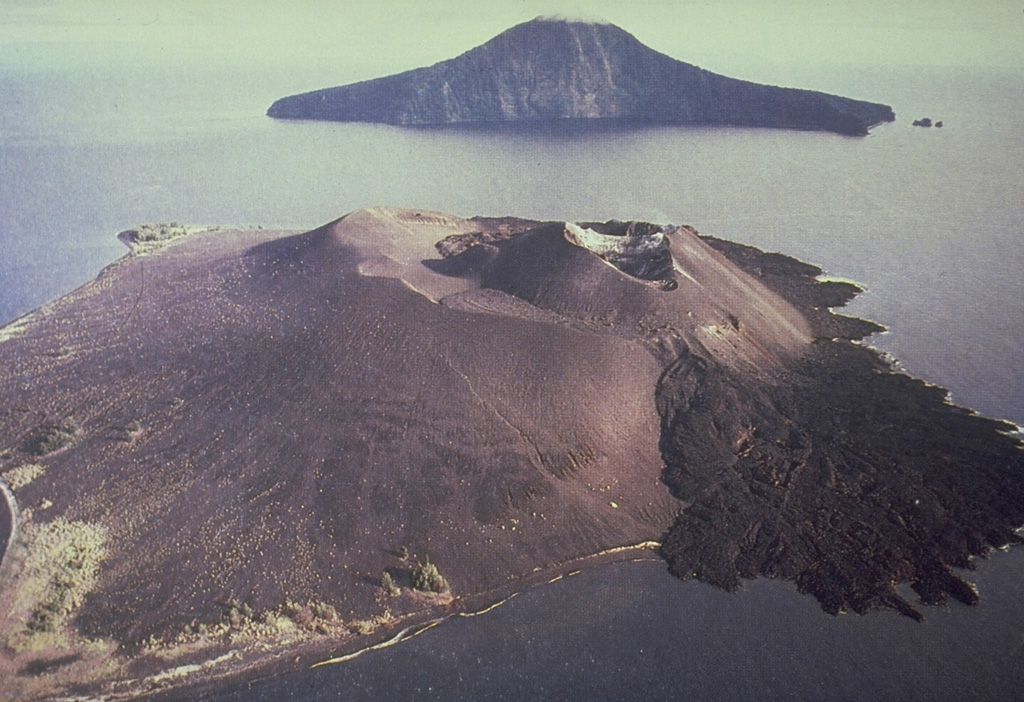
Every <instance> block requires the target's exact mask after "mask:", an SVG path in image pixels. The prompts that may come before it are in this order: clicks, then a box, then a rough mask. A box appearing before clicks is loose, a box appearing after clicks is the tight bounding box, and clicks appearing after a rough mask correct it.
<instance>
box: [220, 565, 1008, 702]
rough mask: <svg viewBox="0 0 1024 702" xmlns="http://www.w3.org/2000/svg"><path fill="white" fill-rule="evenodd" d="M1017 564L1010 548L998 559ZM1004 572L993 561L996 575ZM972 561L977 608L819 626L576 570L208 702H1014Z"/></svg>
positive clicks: (993, 615)
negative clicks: (392, 642) (466, 615)
mask: <svg viewBox="0 0 1024 702" xmlns="http://www.w3.org/2000/svg"><path fill="white" fill-rule="evenodd" d="M1006 560H1010V561H1012V562H1013V565H1014V566H1016V567H1020V566H1021V565H1024V563H1022V560H1024V558H1022V556H1021V554H1020V553H1014V554H1012V555H1009V556H1007V557H1006ZM1006 565H1007V564H1005V563H1004V564H1002V566H1003V567H1005V566H1006ZM999 568H1000V566H997V565H996V564H995V563H991V562H988V563H984V564H983V565H982V568H981V569H980V571H979V572H978V573H977V574H976V575H977V578H976V579H977V581H978V583H979V584H980V586H981V590H982V592H983V600H982V604H981V605H979V606H977V607H975V608H969V607H965V606H962V605H959V606H950V607H949V608H947V609H944V610H936V611H929V612H927V614H928V618H927V619H926V621H925V622H924V623H921V624H918V623H916V622H912V621H910V620H908V619H905V618H900V617H899V616H898V615H896V614H893V613H885V614H876V615H872V616H869V617H857V616H846V617H840V618H833V617H830V616H828V615H826V614H823V613H822V612H821V611H820V610H819V609H818V606H817V604H816V603H815V602H814V601H813V600H812V599H811V598H808V597H801V596H799V595H798V594H796V592H795V589H794V588H793V586H792V585H791V584H788V583H784V582H778V581H768V580H759V581H755V582H752V583H748V584H747V585H746V586H745V587H744V590H743V591H741V592H740V593H739V594H736V595H730V594H727V593H724V592H721V591H719V590H715V589H713V588H711V587H709V586H706V585H701V584H698V583H686V584H682V583H680V582H678V581H676V580H674V579H673V578H671V577H669V576H667V575H666V574H665V573H664V568H663V566H662V565H661V564H660V563H620V564H614V565H610V566H603V567H599V568H595V569H591V570H586V571H583V572H582V573H580V574H579V575H576V576H574V577H572V578H567V579H565V580H562V581H560V582H557V583H553V584H550V585H546V586H543V587H540V588H537V589H535V590H532V591H529V592H527V593H525V594H523V595H520V596H519V597H518V598H516V599H515V600H513V601H512V602H510V603H509V604H507V605H504V606H502V607H500V608H498V609H496V610H494V611H492V612H490V613H488V614H486V615H484V616H482V617H475V618H472V619H454V620H450V621H448V622H447V623H445V624H444V625H443V626H441V627H438V628H436V629H433V630H431V631H429V632H427V633H425V634H423V635H421V636H418V637H415V638H413V639H411V640H408V641H405V642H403V643H400V644H398V645H396V646H393V647H391V648H387V649H384V650H380V651H375V652H373V653H372V654H369V655H364V656H362V657H359V658H356V659H354V660H351V661H348V662H346V663H343V664H339V665H336V666H330V667H323V668H317V669H315V670H310V671H304V672H301V673H297V674H293V675H286V676H281V677H278V678H275V679H272V680H266V681H262V682H258V683H254V684H252V685H247V686H244V687H241V688H239V689H235V690H231V691H228V692H225V693H223V694H219V695H214V696H211V697H209V698H204V700H208V702H213V701H216V702H229V701H231V702H236V701H237V702H241V701H243V700H244V701H261V702H262V701H266V702H270V701H271V700H308V701H317V702H321V701H326V700H335V699H351V700H364V699H365V700H371V699H389V700H391V699H398V700H403V699H445V700H537V699H558V700H576V699H585V700H627V699H628V700H664V699H686V700H697V701H707V702H711V701H715V702H718V701H722V702H725V701H729V702H732V701H734V700H761V699H771V700H819V699H820V700H825V699H828V700H837V701H844V700H851V701H852V700H879V699H884V700H967V699H977V700H1018V699H1020V690H1021V689H1024V688H1022V687H1021V686H1022V685H1024V665H1022V664H1024V611H1022V608H1020V607H1017V608H1005V607H1004V606H1002V605H997V604H994V603H995V602H997V601H1004V602H1005V601H1019V599H1020V598H1021V597H1022V596H1024V583H1022V581H1021V580H1020V579H1005V578H1001V577H999V573H998V570H999Z"/></svg>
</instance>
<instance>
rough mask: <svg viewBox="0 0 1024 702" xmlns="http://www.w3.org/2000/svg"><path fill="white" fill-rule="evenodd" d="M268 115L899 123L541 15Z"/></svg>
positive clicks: (601, 28) (827, 127)
mask: <svg viewBox="0 0 1024 702" xmlns="http://www.w3.org/2000/svg"><path fill="white" fill-rule="evenodd" d="M267 114H268V115H270V116H271V117H276V118H279V119H316V120H333V121H339V122H383V123H385V124H395V125H403V126H428V125H490V126H500V125H526V126H537V125H551V124H565V123H572V124H574V125H587V124H589V125H595V124H600V125H603V126H607V125H619V126H638V125H639V126H642V125H687V126H734V127H773V128H784V129H805V130H821V131H830V132H836V133H839V134H846V135H853V136H863V135H866V134H867V133H868V130H869V129H870V128H871V127H874V126H876V125H878V124H882V123H884V122H892V121H893V120H894V119H896V115H895V114H894V113H893V111H892V108H891V107H889V106H888V105H882V104H879V103H873V102H866V101H863V100H853V99H850V98H846V97H840V96H838V95H829V94H827V93H821V92H816V91H812V90H797V89H793V88H779V87H775V86H769V85H760V84H757V83H752V82H749V81H744V80H737V79H735V78H727V77H725V76H721V75H718V74H716V73H712V72H710V71H706V70H704V69H702V68H699V67H697V66H693V65H690V64H687V63H683V62H682V61H677V60H676V59H674V58H671V57H669V56H666V55H665V54H662V53H659V52H657V51H654V50H653V49H650V48H648V47H647V46H644V45H643V44H642V43H640V42H639V41H638V40H637V39H636V37H634V36H633V35H632V34H629V33H628V32H626V31H624V30H622V29H620V28H618V27H616V26H615V25H611V24H598V23H590V22H572V21H567V20H560V19H543V18H538V19H535V20H532V21H530V22H525V23H523V24H520V25H517V26H515V27H512V28H511V29H509V30H507V31H505V32H503V33H501V34H499V35H498V36H496V37H494V38H493V39H491V40H490V41H488V42H487V43H485V44H483V45H481V46H478V47H477V48H475V49H471V50H470V51H467V52H466V53H464V54H462V55H461V56H458V57H456V58H453V59H450V60H448V61H442V62H441V63H437V64H435V65H433V66H428V67H425V68H418V69H414V70H411V71H406V72H405V73H399V74H397V75H392V76H387V77H384V78H377V79H374V80H368V81H363V82H361V83H353V84H351V85H344V86H339V87H335V88H326V89H323V90H315V91H313V92H309V93H303V94H301V95H291V96H289V97H284V98H281V99H280V100H278V101H277V102H275V103H274V104H273V105H272V106H271V107H270V109H269V110H268V111H267Z"/></svg>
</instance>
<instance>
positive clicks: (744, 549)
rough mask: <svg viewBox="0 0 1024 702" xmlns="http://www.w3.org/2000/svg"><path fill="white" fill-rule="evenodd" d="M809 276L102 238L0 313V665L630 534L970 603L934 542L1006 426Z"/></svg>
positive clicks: (480, 583) (474, 229)
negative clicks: (422, 566)
mask: <svg viewBox="0 0 1024 702" xmlns="http://www.w3.org/2000/svg"><path fill="white" fill-rule="evenodd" d="M818 273H820V271H819V270H818V269H816V268H814V267H813V266H809V265H806V264H801V263H799V262H796V261H793V260H792V259H788V258H785V257H783V256H779V255H777V254H775V255H773V254H762V253H761V252H758V251H756V250H753V249H748V248H745V247H741V246H737V245H732V244H728V243H726V242H721V241H715V240H710V239H706V238H702V237H699V236H698V235H697V234H696V232H695V231H694V230H692V229H690V228H688V227H659V226H655V225H648V224H641V223H624V222H614V221H613V222H607V223H603V224H597V223H580V224H572V223H565V222H557V223H540V222H530V221H526V220H517V219H511V218H506V219H487V218H482V219H481V218H474V219H461V218H458V217H452V216H449V215H444V214H440V213H429V212H415V211H409V210H395V209H385V208H374V209H366V210H360V211H357V212H353V213H351V214H349V215H347V216H345V217H343V218H342V219H340V220H338V221H336V222H333V223H331V224H328V225H326V226H324V227H321V228H320V229H317V230H314V231H311V232H307V233H303V234H291V235H284V234H281V233H273V232H263V231H257V232H207V233H202V234H193V235H192V236H190V237H181V238H179V239H176V240H174V241H173V242H172V243H170V244H168V245H167V246H166V248H164V249H163V250H153V249H141V248H137V249H136V254H135V255H133V256H130V257H127V258H125V259H123V260H121V261H119V262H118V263H116V264H114V265H113V266H111V267H110V268H108V269H107V270H106V271H105V272H104V273H103V274H102V275H101V276H100V277H99V278H98V279H97V280H96V281H95V282H93V283H91V284H89V285H86V286H84V287H83V288H81V289H80V290H78V291H76V292H75V293H73V294H71V295H69V296H67V297H65V298H63V299H61V300H59V301H58V302H56V303H54V304H52V305H49V306H47V307H45V308H42V309H40V310H38V311H37V312H35V313H33V314H32V315H30V316H29V317H27V318H25V319H22V320H19V321H18V322H17V323H16V324H14V325H12V326H10V327H8V328H7V329H5V330H3V335H2V336H0V359H2V363H0V473H2V474H3V475H4V476H5V478H6V479H7V480H8V482H10V484H11V485H12V486H14V487H15V496H16V498H17V500H18V503H19V504H20V506H21V508H22V511H21V524H20V526H19V530H18V533H17V535H16V537H15V540H14V543H13V544H12V546H11V549H10V551H9V553H8V554H6V556H5V557H4V559H3V563H2V565H0V644H2V646H0V673H2V674H3V675H0V680H2V681H3V683H2V685H0V692H5V693H6V692H12V691H13V692H12V695H13V696H14V697H16V698H19V699H29V698H32V697H33V696H39V694H41V693H39V690H40V689H41V688H38V687H33V685H44V684H45V685H50V684H56V683H55V682H54V681H56V680H60V679H64V680H73V681H74V682H75V684H76V685H84V684H86V683H90V681H92V682H96V681H97V680H99V681H100V682H104V684H106V683H109V682H110V680H111V679H113V678H117V677H118V676H120V677H121V678H122V679H130V680H136V681H140V680H141V681H143V682H145V681H146V680H149V681H151V682H152V681H157V680H158V681H163V683H162V684H167V681H174V682H178V681H179V678H176V677H174V676H171V677H168V676H167V675H164V672H163V671H166V670H167V669H179V668H180V667H181V666H188V665H195V666H198V667H197V668H195V670H198V671H212V670H215V669H216V666H217V665H228V666H234V665H238V666H243V664H244V666H250V665H254V664H255V663H254V661H255V662H259V661H261V660H264V659H267V660H269V659H276V660H293V656H292V655H291V653H289V654H288V655H287V656H285V655H284V654H282V653H281V651H282V648H287V647H296V646H320V647H321V648H320V649H317V650H322V649H323V648H325V647H328V646H331V647H345V646H348V647H350V648H351V647H355V646H358V645H359V644H358V641H357V640H358V639H359V638H360V636H362V635H363V634H366V633H374V632H376V633H377V634H378V635H379V636H381V637H383V636H385V635H387V630H388V629H389V628H390V627H393V626H397V625H398V624H399V623H401V622H408V621H409V620H410V619H409V618H410V617H412V618H415V617H417V616H420V617H425V616H433V615H436V613H437V611H438V608H443V607H454V608H456V609H457V608H458V607H461V606H463V603H465V602H469V603H473V602H476V603H480V602H489V601H493V599H494V598H497V597H500V596H501V594H500V593H503V592H507V591H508V590H509V589H515V588H516V587H521V584H522V583H524V582H528V581H529V579H530V578H531V577H537V574H552V575H553V574H557V573H558V572H560V569H565V568H566V564H568V563H570V562H573V561H574V560H575V559H580V558H582V557H586V556H587V555H588V554H594V553H597V552H602V551H605V550H607V549H614V548H618V547H622V546H626V545H629V544H636V543H639V542H645V541H654V540H657V541H660V542H661V543H662V544H663V546H662V549H661V551H662V555H663V556H664V557H665V558H666V560H667V561H668V563H669V566H670V568H671V570H672V572H673V573H675V574H676V575H678V576H679V577H681V578H684V579H685V578H693V577H696V578H700V579H703V580H706V581H709V582H712V583H714V584H716V585H719V586H722V587H726V588H734V587H736V586H737V585H738V583H739V581H740V579H741V578H748V577H754V576H756V575H759V574H760V575H766V576H769V577H772V576H782V577H787V578H791V579H793V580H795V581H796V582H797V584H798V586H799V588H800V589H801V590H802V591H805V592H809V593H811V594H813V595H814V596H816V597H817V598H818V599H819V600H820V601H821V602H822V604H823V606H824V607H825V608H826V609H828V610H829V611H832V612H838V611H842V610H844V609H852V610H855V611H866V610H868V609H873V608H883V607H889V608H896V609H898V610H900V611H901V612H903V613H905V614H908V615H910V616H919V615H918V613H917V610H916V609H915V607H914V605H913V604H911V603H910V602H908V601H906V600H905V599H904V598H903V597H901V596H900V595H899V594H898V593H897V592H896V590H895V588H894V584H898V583H910V584H912V585H913V586H914V587H915V588H916V589H917V590H918V592H919V593H920V595H921V598H922V601H923V602H925V603H937V602H941V601H942V600H943V599H944V598H945V596H946V595H947V594H951V595H953V596H955V597H957V598H958V599H960V600H963V601H965V602H972V601H974V599H975V594H974V592H973V590H972V589H971V587H970V586H969V585H968V584H967V583H966V582H964V581H963V580H961V579H960V577H959V576H958V575H956V574H955V572H954V571H953V570H952V569H953V568H961V567H969V565H970V558H971V557H972V556H974V555H979V554H984V553H986V552H987V551H989V550H990V549H991V548H993V547H997V546H1004V545H1006V544H1008V543H1012V542H1014V541H1015V540H1017V536H1016V535H1015V533H1014V529H1015V528H1016V527H1019V526H1020V524H1021V523H1022V522H1024V459H1022V452H1021V450H1020V445H1019V442H1017V441H1016V440H1014V439H1013V438H1011V437H1010V436H1008V435H1007V434H1006V431H1007V430H1008V429H1009V427H1008V425H1005V424H1002V423H999V422H994V421H992V420H987V419H983V418H980V417H977V416H975V415H972V414H971V413H969V412H967V411H965V410H962V409H960V408H957V407H955V406H953V405H951V404H949V403H947V402H946V401H945V395H944V393H943V391H942V390H941V389H938V388H934V387H931V386H927V385H925V384H924V383H921V382H919V381H916V380H913V379H911V378H909V377H908V376H906V375H902V374H900V373H896V372H894V371H893V369H892V368H891V367H890V366H889V365H888V363H887V362H886V361H884V360H883V359H882V358H880V357H879V356H878V354H876V353H874V352H873V351H871V350H869V349H867V348H865V347H863V346H859V345H857V344H855V343H853V340H855V339H858V338H860V337H862V336H864V335H865V334H868V333H870V332H872V331H874V330H877V329H878V327H877V326H875V325H872V324H870V323H867V322H862V321H860V320H853V319H848V318H844V317H839V316H837V315H833V314H831V313H830V312H829V311H828V308H829V307H830V306H836V305H841V304H843V303H844V302H845V301H846V300H847V299H849V298H850V297H851V296H852V295H853V294H855V292H856V290H857V289H856V288H855V287H854V286H852V285H849V284H843V283H820V282H817V281H816V280H815V276H816V275H817V274H818ZM427 559H429V561H430V562H431V563H432V564H434V565H435V566H436V567H437V568H439V569H440V572H441V573H442V574H443V576H444V577H445V578H446V579H447V581H448V583H449V585H450V591H449V592H446V593H441V594H438V595H426V594H423V593H421V592H418V591H416V590H414V589H413V588H412V587H411V586H412V584H413V582H414V579H413V574H414V572H416V569H417V567H418V564H419V563H420V562H423V563H425V562H426V560H427ZM385 573H387V576H388V577H387V579H385V578H384V574H385ZM453 597H454V600H453V599H452V598H453ZM488 598H491V599H490V600H489V599H488ZM104 642H106V643H104ZM210 661H214V662H216V661H220V663H214V662H210ZM225 661H227V662H226V663H225ZM203 662H208V665H206V667H203V666H202V665H199V663H203ZM56 669H59V670H60V671H61V676H64V677H63V678H61V677H60V676H50V675H46V676H41V677H40V676H38V675H37V674H36V673H37V672H38V671H49V670H56ZM33 671H36V672H33ZM154 671H159V672H154ZM204 674H206V673H205V672H202V673H200V675H204ZM154 675H155V676H156V677H154ZM147 676H148V677H147ZM90 684H91V683H90ZM96 684H99V683H98V682H97V683H96ZM124 684H125V685H129V683H124ZM146 684H148V683H146ZM153 684H156V682H153ZM4 686H6V687H4ZM78 689H82V690H91V691H92V692H93V693H96V692H97V691H98V690H101V688H99V687H95V686H94V687H88V686H87V687H79V688H78ZM102 689H103V690H107V691H109V689H114V688H102Z"/></svg>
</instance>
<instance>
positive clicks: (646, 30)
mask: <svg viewBox="0 0 1024 702" xmlns="http://www.w3.org/2000/svg"><path fill="white" fill-rule="evenodd" d="M538 15H565V16H571V17H579V18H584V19H593V20H605V21H610V22H613V23H615V24H617V25H619V26H620V27H622V28H623V29H626V30H627V31H629V32H631V33H633V34H634V35H636V36H637V38H639V39H640V40H641V41H643V42H644V43H646V44H648V45H649V46H652V47H653V48H656V49H658V50H659V51H662V52H664V53H668V54H669V55H671V56H674V57H675V58H679V59H681V60H684V61H688V62H690V63H696V64H699V65H701V66H703V67H705V68H709V69H711V70H718V71H729V70H732V71H733V72H735V71H737V70H741V69H742V68H743V67H744V66H746V67H751V68H756V67H757V66H759V65H762V64H765V63H767V64H777V65H785V64H808V63H817V64H832V63H850V64H865V65H876V66H879V65H880V66H885V65H936V64H938V65H967V66H997V67H1007V68H1019V67H1022V66H1024V0H1012V1H1010V0H972V1H970V2H968V1H967V0H932V1H930V2H929V1H924V0H910V1H906V2H901V1H900V0H846V1H840V2H829V1H826V0H717V1H715V2H703V1H683V0H634V2H632V3H624V2H622V0H519V1H517V0H443V1H440V0H415V1H414V0H380V1H376V0H359V1H353V0H0V60H3V61H20V62H28V63H31V62H38V61H44V62H47V63H58V64H60V63H62V62H63V63H70V64H78V65H81V64H82V63H85V64H89V63H90V62H99V63H102V62H109V61H133V62H136V61H146V60H149V59H156V60H158V61H160V62H166V61H169V60H180V61H189V62H198V63H202V62H209V63H234V64H241V65H244V64H249V63H267V64H278V65H280V64H291V63H323V64H325V65H327V64H347V65H350V66H357V67H362V68H361V70H365V71H367V72H369V73H371V74H373V75H379V74H380V72H391V71H393V70H400V69H404V68H412V67H417V66H420V65H424V64H429V63H433V62H435V61H438V60H442V59H445V58H450V57H452V56H454V55H457V54H459V53H461V52H462V51H465V50H467V49H470V48H472V47H474V46H476V45H478V44H481V43H483V42H484V41H486V40H487V39H489V38H490V37H492V36H494V35H495V34H497V33H499V32H500V31H502V30H503V29H506V28H508V27H509V26H512V25H514V24H517V23H519V22H523V21H526V20H529V19H532V18H533V17H536V16H538ZM373 75H367V76H365V77H373Z"/></svg>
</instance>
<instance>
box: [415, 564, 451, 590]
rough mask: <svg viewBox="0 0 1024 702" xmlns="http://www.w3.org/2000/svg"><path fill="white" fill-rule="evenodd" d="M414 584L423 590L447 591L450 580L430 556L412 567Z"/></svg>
mask: <svg viewBox="0 0 1024 702" xmlns="http://www.w3.org/2000/svg"><path fill="white" fill-rule="evenodd" d="M412 586H413V587H414V588H416V589H417V590H420V591H422V592H446V591H447V590H448V582H447V581H446V580H445V579H444V578H443V577H442V576H441V573H440V572H439V571H438V570H437V566H435V565H434V564H433V563H431V562H430V559H429V558H428V559H427V560H425V561H424V562H422V563H418V564H416V567H415V568H413V569H412Z"/></svg>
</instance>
